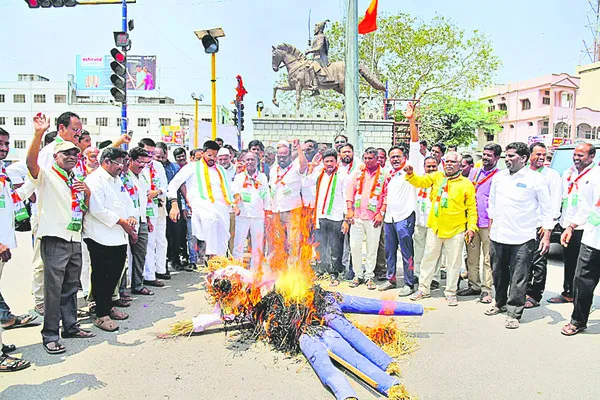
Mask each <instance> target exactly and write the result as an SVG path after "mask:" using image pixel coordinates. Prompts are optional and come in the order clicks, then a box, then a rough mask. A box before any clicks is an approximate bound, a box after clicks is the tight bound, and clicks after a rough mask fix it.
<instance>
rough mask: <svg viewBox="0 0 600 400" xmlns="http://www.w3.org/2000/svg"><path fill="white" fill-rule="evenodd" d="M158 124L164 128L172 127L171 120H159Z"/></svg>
mask: <svg viewBox="0 0 600 400" xmlns="http://www.w3.org/2000/svg"><path fill="white" fill-rule="evenodd" d="M158 123H159V125H162V126H169V125H171V118H159V119H158Z"/></svg>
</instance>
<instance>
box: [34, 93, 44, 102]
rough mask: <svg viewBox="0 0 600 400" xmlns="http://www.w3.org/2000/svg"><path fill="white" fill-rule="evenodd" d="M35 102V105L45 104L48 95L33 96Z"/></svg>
mask: <svg viewBox="0 0 600 400" xmlns="http://www.w3.org/2000/svg"><path fill="white" fill-rule="evenodd" d="M33 102H34V103H45V102H46V95H45V94H34V95H33Z"/></svg>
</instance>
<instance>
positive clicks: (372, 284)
mask: <svg viewBox="0 0 600 400" xmlns="http://www.w3.org/2000/svg"><path fill="white" fill-rule="evenodd" d="M367 289H369V290H375V289H377V285H376V284H375V282H373V279H367Z"/></svg>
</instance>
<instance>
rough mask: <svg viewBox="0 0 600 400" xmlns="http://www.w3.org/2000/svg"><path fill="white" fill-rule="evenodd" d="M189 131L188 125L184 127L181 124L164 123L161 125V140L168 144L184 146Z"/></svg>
mask: <svg viewBox="0 0 600 400" xmlns="http://www.w3.org/2000/svg"><path fill="white" fill-rule="evenodd" d="M187 132H188V127H187V126H184V127H182V126H179V125H163V126H161V127H160V137H161V141H163V142H165V143H166V144H167V145H170V144H171V145H173V144H176V145H179V146H183V144H184V142H185V138H186V135H187Z"/></svg>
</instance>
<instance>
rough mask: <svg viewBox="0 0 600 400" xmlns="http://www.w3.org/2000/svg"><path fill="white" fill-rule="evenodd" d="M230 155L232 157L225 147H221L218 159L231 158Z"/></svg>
mask: <svg viewBox="0 0 600 400" xmlns="http://www.w3.org/2000/svg"><path fill="white" fill-rule="evenodd" d="M230 155H231V153H230V152H229V150H227V149H226V148H225V147H221V148H220V149H219V152H218V153H217V157H218V156H230Z"/></svg>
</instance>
